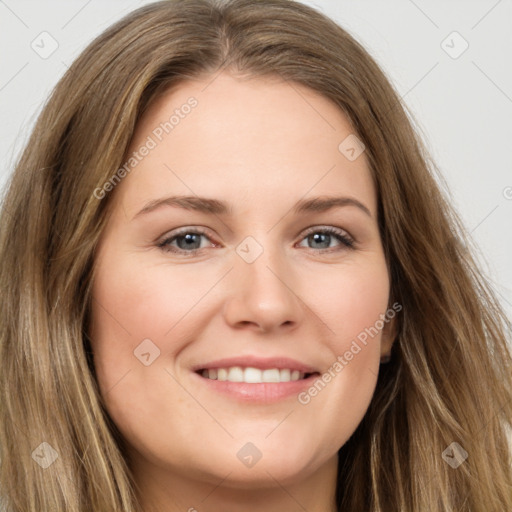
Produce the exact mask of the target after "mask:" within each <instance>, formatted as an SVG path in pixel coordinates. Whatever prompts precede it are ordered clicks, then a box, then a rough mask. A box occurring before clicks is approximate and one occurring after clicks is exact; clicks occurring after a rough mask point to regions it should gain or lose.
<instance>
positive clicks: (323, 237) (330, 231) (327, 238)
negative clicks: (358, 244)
mask: <svg viewBox="0 0 512 512" xmlns="http://www.w3.org/2000/svg"><path fill="white" fill-rule="evenodd" d="M333 239H335V240H338V242H341V244H342V246H343V247H342V248H341V249H334V250H343V249H353V248H354V240H353V239H352V238H351V237H350V236H349V235H348V233H347V232H346V231H343V230H342V229H338V228H334V227H325V228H311V230H310V231H309V232H308V233H306V237H305V238H304V240H306V241H310V242H311V243H313V244H315V245H317V244H319V245H320V246H321V247H318V246H317V247H313V249H315V248H316V249H319V250H320V252H324V251H326V250H328V252H331V251H330V250H329V249H331V248H332V247H331V245H330V242H332V241H333Z"/></svg>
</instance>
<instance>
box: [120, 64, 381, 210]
mask: <svg viewBox="0 0 512 512" xmlns="http://www.w3.org/2000/svg"><path fill="white" fill-rule="evenodd" d="M355 137H357V135H356V134H355V131H354V129H353V128H352V126H351V124H350V122H349V120H348V118H347V117H346V116H345V115H344V114H343V112H342V111H341V109H340V108H338V107H337V106H336V105H335V104H334V103H333V102H332V101H330V100H329V99H328V98H326V97H324V96H322V95H320V94H319V93H317V92H315V91H313V90H311V89H309V88H307V87H305V86H303V85H301V84H297V83H292V82H289V81H284V80H282V79H280V78H279V77H265V78H261V77H258V78H250V79H248V78H244V79H240V78H236V77H233V76H232V75H229V74H226V73H221V74H219V75H216V76H209V77H204V78H201V79H196V80H187V81H184V82H181V83H180V84H179V85H178V86H176V87H174V88H173V89H172V90H169V91H166V92H165V93H164V94H163V95H161V96H160V97H158V98H157V99H156V100H155V101H154V102H153V103H152V104H151V105H150V107H149V109H148V110H147V111H146V112H145V113H144V115H143V116H142V118H141V119H140V121H139V123H138V125H137V127H136V131H135V134H134V137H133V139H132V143H131V145H130V148H129V151H128V157H127V163H128V162H130V161H131V163H132V164H133V165H132V170H131V171H130V173H129V175H128V176H127V177H126V178H125V179H124V180H123V181H122V182H121V184H120V185H118V188H119V189H121V190H118V191H117V193H119V194H120V195H121V197H122V199H123V205H124V208H125V211H127V213H134V210H135V209H137V208H139V209H140V207H142V206H143V204H144V203H145V202H147V201H150V200H153V199H156V198H158V197H162V196H163V195H165V194H168V195H172V194H186V195H195V194H197V195H200V196H209V197H222V198H225V199H226V200H228V201H229V202H232V203H237V202H239V203H240V206H245V207H248V206H249V205H250V204H251V205H258V204H259V205H260V206H261V207H263V205H264V204H265V201H266V200H268V201H272V200H273V201H274V202H276V201H277V202H283V201H289V200H295V201H296V200H299V199H301V198H303V197H305V196H308V195H326V194H332V193H336V192H337V193H346V194H350V195H353V196H357V197H358V198H359V199H360V200H362V201H365V203H366V204H367V205H368V207H369V209H370V210H371V211H372V212H375V210H376V197H375V191H374V187H373V180H372V178H371V173H370V170H369V168H368V165H367V160H366V157H365V154H364V152H363V153H361V154H360V156H359V157H357V158H355V159H353V158H349V157H351V156H352V157H353V155H354V152H353V151H352V153H350V152H349V153H347V148H349V149H350V146H353V147H354V148H355V150H356V152H359V150H360V149H361V148H360V147H358V146H357V139H355ZM354 141H355V144H356V145H354ZM145 146H147V147H151V149H150V150H149V151H144V153H145V156H144V157H142V158H139V159H136V160H134V159H133V158H132V159H131V160H128V158H129V157H130V156H132V157H133V155H134V154H135V153H141V151H140V150H141V149H142V148H143V147H145ZM356 156H357V153H356ZM139 157H140V155H139ZM295 201H294V202H295ZM283 206H284V204H283ZM236 210H237V208H236V206H235V211H236Z"/></svg>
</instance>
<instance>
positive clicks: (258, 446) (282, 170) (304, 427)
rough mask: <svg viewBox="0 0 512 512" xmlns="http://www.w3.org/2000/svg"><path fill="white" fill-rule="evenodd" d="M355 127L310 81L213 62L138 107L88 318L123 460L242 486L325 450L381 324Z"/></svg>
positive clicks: (336, 442)
mask: <svg viewBox="0 0 512 512" xmlns="http://www.w3.org/2000/svg"><path fill="white" fill-rule="evenodd" d="M190 98H193V99H190ZM166 123H167V124H166ZM353 134H354V130H353V129H352V128H351V126H350V124H349V122H348V120H347V118H346V117H345V116H344V115H343V114H342V112H341V111H340V110H339V109H338V108H337V107H336V106H335V105H334V104H332V103H331V102H330V101H329V100H328V99H326V98H324V97H323V96H320V95H318V94H317V93H315V92H313V91H312V90H309V89H308V88H305V87H303V86H300V85H298V84H293V87H292V85H291V84H289V83H286V82H283V81H280V80H278V79H270V78H265V79H262V78H257V79H254V78H253V79H250V80H249V79H245V80H240V79H237V78H233V77H232V76H230V75H228V74H226V73H221V74H220V75H218V76H217V77H216V78H215V79H214V78H213V77H208V78H205V79H204V80H203V79H198V80H194V81H187V82H183V83H181V85H180V86H179V87H177V88H174V89H173V90H172V91H170V92H167V93H166V94H165V95H163V96H161V97H160V98H159V99H158V100H157V101H156V102H154V103H153V104H152V106H151V107H150V108H149V109H148V110H147V111H146V112H145V114H144V116H143V117H142V119H141V120H140V122H139V124H138V126H137V130H136V133H135V136H134V139H133V141H132V145H131V147H130V149H129V157H128V158H130V156H131V158H132V159H131V160H129V164H131V167H127V168H126V169H128V171H127V172H126V176H124V178H123V179H122V180H121V181H120V183H118V184H117V186H116V187H115V190H114V195H113V198H112V199H113V203H112V207H113V209H112V215H111V216H110V218H109V220H108V224H107V227H106V229H105V231H104V232H103V235H102V238H101V241H100V244H99V246H98V251H97V254H96V259H95V278H94V282H93V301H92V308H93V309H92V329H91V333H90V335H91V339H92V349H93V352H94V362H95V367H96V372H97V377H98V381H99V386H100V390H101V393H102V395H103V397H104V399H105V403H106V407H107V410H108V413H109V414H110V416H111V418H112V419H113V421H114V422H115V424H116V425H117V426H118V428H119V430H120V431H121V433H122V435H123V437H124V438H125V440H126V443H127V445H128V447H129V452H130V459H131V461H132V462H131V463H132V464H133V465H134V466H138V467H145V468H147V469H148V471H151V468H152V469H155V468H158V470H159V471H161V472H166V473H167V474H169V475H173V474H174V475H178V474H179V475H180V477H181V478H183V477H189V478H196V479H202V480H203V481H208V482H211V483H218V481H219V479H222V478H224V477H225V476H226V474H227V473H228V472H231V473H230V481H231V482H232V484H233V485H238V486H240V487H244V486H245V487H250V486H252V485H261V482H263V481H267V480H268V479H269V478H270V477H269V475H272V477H273V478H275V479H277V480H278V481H280V482H282V483H283V484H285V483H287V482H292V481H293V480H294V479H299V478H304V477H306V476H308V475H310V474H313V473H314V472H316V471H319V470H321V468H322V467H326V466H327V465H329V464H331V465H332V463H333V461H335V460H336V455H337V451H338V450H339V448H340V447H341V446H342V445H343V444H344V443H345V442H346V441H347V439H348V438H349V437H350V435H351V434H352V433H353V432H354V430H355V429H356V427H357V425H358V424H359V423H360V421H361V419H362V417H363V415H364V413H365V411H366V410H367V407H368V405H369V403H370V400H371V397H372V394H373V392H374V390H375V385H376V380H377V374H378V371H379V359H380V356H381V354H383V353H386V352H388V351H389V349H390V344H391V341H392V336H391V330H392V329H391V328H392V326H393V322H392V321H390V322H388V321H387V320H386V321H384V322H383V321H382V320H383V318H384V317H385V315H386V312H387V311H388V300H389V290H390V286H389V285H390V283H389V275H388V271H387V266H386V261H385V257H384V252H383V247H382V245H381V240H380V237H379V231H378V224H377V198H376V191H375V188H374V185H373V182H372V178H371V174H370V170H369V167H368V163H367V160H366V157H365V153H364V152H363V153H362V154H360V156H358V157H357V158H355V159H354V156H357V152H358V151H357V150H358V147H357V146H354V142H353V139H352V138H349V139H348V140H346V141H345V142H344V143H343V144H342V146H341V149H340V143H342V141H344V140H345V139H346V138H347V137H349V136H353ZM351 147H352V148H354V149H355V151H351V149H350V148H351ZM143 148H146V149H143ZM134 152H136V155H134ZM349 157H350V158H349ZM121 174H124V173H121ZM180 197H181V199H176V198H180ZM185 197H186V198H185ZM172 198H174V199H172ZM201 198H202V199H201ZM315 198H317V199H316V201H313V200H314V199H315ZM331 199H335V201H331V202H330V207H329V203H326V202H322V201H324V200H328V201H330V200H331ZM386 319H387V317H386ZM376 331H377V333H375V332H376ZM369 332H370V333H371V334H368V333H369ZM365 333H366V335H365ZM363 340H364V341H363ZM205 369H207V371H204V370H205ZM210 377H211V378H210ZM329 377H330V378H329ZM225 379H227V380H225Z"/></svg>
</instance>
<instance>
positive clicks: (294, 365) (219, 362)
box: [192, 355, 318, 373]
mask: <svg viewBox="0 0 512 512" xmlns="http://www.w3.org/2000/svg"><path fill="white" fill-rule="evenodd" d="M232 366H241V367H243V368H247V367H251V368H259V369H261V370H268V369H270V368H277V369H279V370H283V369H286V368H289V369H290V370H298V371H299V372H303V373H315V372H317V371H318V370H317V369H316V368H313V367H312V366H310V365H307V364H305V363H302V362H300V361H297V360H296V359H291V358H289V357H284V356H277V357H258V356H254V355H246V356H238V357H226V358H223V359H216V360H215V361H209V362H207V363H200V364H196V365H194V366H193V367H192V370H193V371H195V372H196V371H198V370H208V369H210V368H230V367H232Z"/></svg>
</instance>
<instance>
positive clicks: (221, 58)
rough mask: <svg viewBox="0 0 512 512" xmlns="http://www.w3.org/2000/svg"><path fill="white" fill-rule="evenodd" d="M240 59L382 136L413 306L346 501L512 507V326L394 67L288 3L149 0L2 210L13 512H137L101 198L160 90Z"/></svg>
mask: <svg viewBox="0 0 512 512" xmlns="http://www.w3.org/2000/svg"><path fill="white" fill-rule="evenodd" d="M222 69H227V70H230V72H231V73H233V74H237V75H240V76H242V75H243V76H247V77H252V76H261V75H275V76H280V77H281V78H282V79H284V80H288V81H289V82H290V83H294V82H295V83H300V84H303V85H306V86H308V87H310V88H311V89H313V90H315V91H317V92H318V93H320V94H322V95H323V96H325V97H327V98H329V99H331V100H332V101H333V102H335V104H336V105H338V106H339V108H340V109H341V110H342V111H343V112H344V113H345V114H346V116H347V117H348V118H349V120H350V122H351V123H352V125H353V128H354V131H355V132H356V133H357V135H358V137H359V138H360V139H361V140H362V141H363V143H364V144H365V146H366V153H365V154H366V156H367V158H368V162H369V164H370V168H371V172H372V175H373V178H374V181H375V184H376V188H377V193H378V204H379V211H378V215H379V228H380V234H381V237H382V241H383V244H384V248H385V253H386V258H387V261H388V265H389V268H390V273H391V283H392V285H391V302H393V301H394V300H396V301H398V302H399V303H400V304H402V305H403V311H402V312H401V313H400V315H399V316H398V317H397V318H398V319H399V331H398V338H397V341H396V342H395V344H394V346H393V351H392V360H391V362H390V363H389V364H387V365H383V366H382V369H381V372H380V374H379V380H378V383H377V388H376V391H375V394H374V397H373V399H372V402H371V404H370V406H369V408H368V411H367V413H366V415H365V417H364V419H363V421H362V422H361V424H360V425H359V426H358V428H357V430H356V431H355V433H354V434H353V436H352V437H351V438H350V439H349V440H348V442H347V443H346V444H345V445H344V446H343V447H342V448H341V449H340V452H339V466H338V467H339V469H338V478H339V485H338V491H337V497H336V498H337V505H338V508H339V510H340V511H341V510H343V511H348V510H350V511H354V512H360V511H371V512H397V511H402V512H424V511H426V510H428V511H429V512H436V511H437V512H441V511H443V512H447V511H456V510H457V511H462V510H464V511H472V512H476V511H482V512H490V511H500V512H503V511H505V510H512V469H511V458H512V457H511V449H510V442H509V441H508V440H507V432H509V430H508V429H510V427H511V419H512V355H511V353H510V349H509V347H508V346H507V336H509V334H510V332H511V329H510V322H509V321H508V319H507V318H506V316H505V314H504V312H503V310H502V309H501V308H500V305H499V303H498V301H497V300H496V298H495V295H494V293H493V291H492V289H491V288H490V286H489V285H488V283H487V281H486V279H485V278H484V277H483V275H482V273H481V272H480V271H479V270H478V268H477V266H476V264H475V261H474V259H473V257H472V255H471V254H472V251H473V250H474V248H473V246H472V242H471V240H470V239H469V237H468V236H467V235H466V233H465V231H464V228H463V225H462V223H461V221H460V220H459V218H458V216H457V214H456V213H455V212H454V210H453V209H452V207H451V205H450V203H449V200H448V199H447V197H445V193H443V192H442V190H441V189H440V187H439V185H438V181H437V180H436V177H437V178H440V174H439V171H438V169H437V168H436V166H435V163H434V162H432V160H431V158H430V157H429V155H428V154H427V151H426V150H425V147H424V146H423V144H422V141H421V140H420V138H419V136H418V135H417V134H416V133H415V131H414V129H413V126H412V122H411V120H410V119H412V115H411V114H410V113H408V112H407V110H406V107H405V106H404V105H403V104H402V102H401V100H400V97H399V96H398V94H397V93H396V92H395V91H394V89H393V88H392V86H391V85H390V83H389V81H388V79H387V78H386V76H385V75H384V73H383V72H382V71H381V69H380V68H379V67H378V65H377V64H376V62H375V61H374V60H373V59H372V58H371V56H370V55H369V54H368V52H367V51H366V50H365V49H364V48H363V47H362V46H361V45H360V44H359V43H358V42H357V41H356V40H355V39H354V38H353V37H352V36H351V35H350V34H349V33H348V32H347V31H345V30H344V29H342V28H341V27H339V26H338V25H337V24H335V23H334V22H333V21H331V20H330V19H328V18H327V17H325V16H324V15H323V14H321V13H319V12H317V11H316V10H314V9H312V8H310V7H307V6H305V5H303V4H300V3H296V2H293V1H289V0H262V1H253V0H233V1H226V2H220V1H215V0H211V1H210V0H169V1H163V2H157V3H154V4H151V5H148V6H146V7H143V8H141V9H139V10H137V11H135V12H133V13H131V14H129V15H128V16H126V17H125V18H124V19H122V20H121V21H119V22H117V23H116V24H115V25H113V26H112V27H110V28H109V29H108V30H107V31H106V32H104V33H103V34H102V35H100V36H99V37H98V38H97V39H95V40H94V41H93V42H92V43H91V44H90V45H89V47H88V48H87V49H86V50H85V51H84V52H83V53H82V54H81V55H80V56H79V58H78V59H77V60H76V61H75V62H74V63H73V65H72V66H71V67H70V69H69V71H68V72H67V73H66V74H65V75H64V77H63V78H62V79H61V80H60V81H59V83H58V84H57V86H56V88H55V90H54V92H53V93H52V95H51V98H50V99H49V101H48V103H47V104H46V106H45V108H44V109H43V112H42V113H41V115H40V117H39V119H38V121H37V124H36V126H35V128H34V131H33V133H32V135H31V138H30V140H29V142H28V144H27V146H26V148H25V150H24V152H23V154H22V155H21V157H20V159H19V163H18V164H17V166H16V169H15V170H14V173H13V174H12V178H11V180H10V183H9V187H8V190H7V193H6V196H5V199H4V201H3V205H2V212H1V226H0V261H1V262H2V264H1V268H0V289H1V296H0V360H1V361H2V369H1V371H0V457H1V462H0V464H1V466H0V493H1V496H2V498H1V499H3V500H4V506H5V507H6V510H7V511H8V512H11V511H40V510H44V511H49V510H51V511H52V512H59V511H62V512H64V511H66V512H90V511H91V510H98V511H114V510H115V511H120V510H122V511H126V512H134V511H136V510H139V507H138V505H137V502H136V492H135V483H134V481H133V479H132V477H131V475H130V471H129V468H128V465H127V462H126V459H125V457H124V448H123V440H122V439H121V436H120V435H119V432H118V430H117V429H116V427H115V425H114V424H113V423H112V421H111V420H110V419H109V416H108V414H107V413H106V410H105V408H104V405H103V402H102V398H101V396H100V393H99V391H98V386H97V382H96V377H95V373H94V365H93V364H92V358H91V350H90V344H89V340H88V336H87V333H88V325H89V309H90V304H91V301H92V300H94V299H93V298H92V297H91V293H90V291H91V282H92V279H93V277H94V253H95V248H96V246H97V242H98V239H99V237H100V235H101V233H102V229H103V227H104V226H105V222H106V219H107V215H108V213H109V208H110V205H111V204H112V203H111V201H110V200H109V198H110V195H108V194H107V196H106V197H105V198H103V199H101V200H99V199H98V198H97V197H96V195H95V194H94V191H95V190H96V189H97V188H98V187H102V186H103V184H104V183H105V182H107V181H108V180H109V179H110V178H111V177H112V175H113V173H115V172H116V170H117V169H119V168H120V167H121V166H122V165H123V163H124V158H125V152H126V149H127V147H128V146H129V143H130V140H131V137H132V135H133V133H134V129H135V126H136V123H137V121H138V119H139V118H140V116H141V114H142V113H143V111H144V110H145V109H146V108H147V106H148V105H149V104H150V102H151V101H152V100H153V99H154V98H155V96H156V95H157V94H159V93H160V92H162V91H164V90H168V89H169V88H172V87H173V86H174V85H175V84H177V83H178V82H180V81H182V80H185V79H187V78H194V77H198V76H200V75H204V76H208V75H212V76H213V75H214V74H215V73H217V72H219V71H220V70H222ZM198 113H199V112H198ZM340 142H341V141H340ZM45 443H46V444H45ZM452 443H458V445H453V444H452ZM454 446H455V448H454ZM458 446H460V447H462V449H463V450H464V451H465V452H466V453H467V458H466V459H465V460H464V462H462V463H461V464H460V465H459V466H458V467H457V468H454V467H451V465H450V464H448V463H447V462H446V456H443V454H446V453H447V452H446V450H447V449H448V450H452V451H451V452H448V453H450V454H451V455H449V456H451V457H452V458H453V454H454V450H459V448H458ZM457 453H463V452H461V451H458V452H457Z"/></svg>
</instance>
